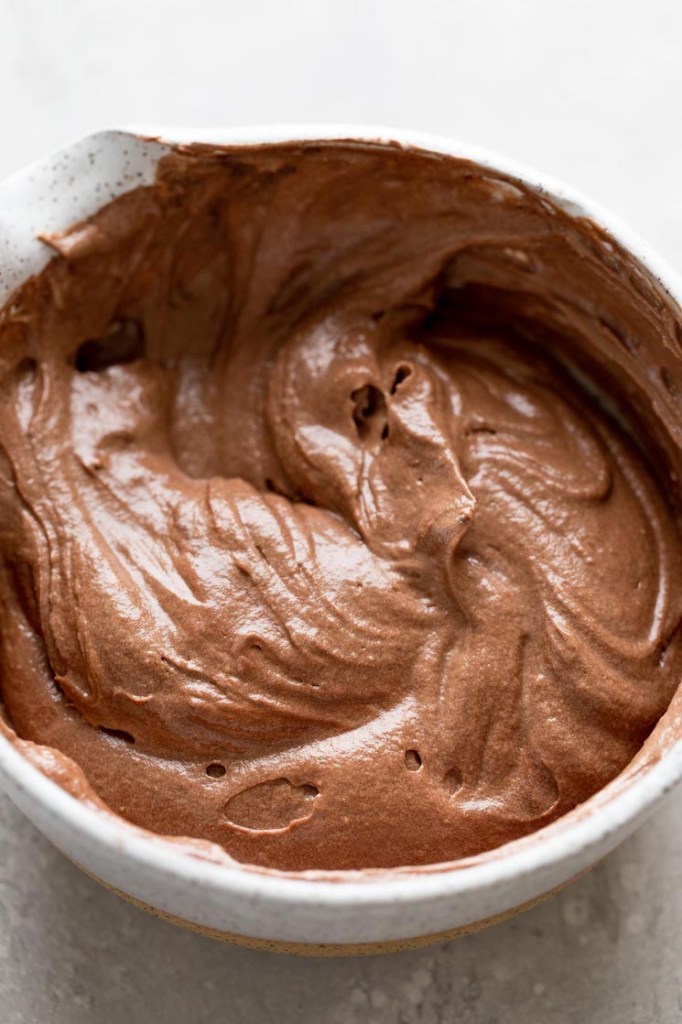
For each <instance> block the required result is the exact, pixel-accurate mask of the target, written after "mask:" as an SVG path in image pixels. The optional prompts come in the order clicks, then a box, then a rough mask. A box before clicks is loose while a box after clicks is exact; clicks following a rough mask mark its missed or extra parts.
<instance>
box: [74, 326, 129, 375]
mask: <svg viewBox="0 0 682 1024" xmlns="http://www.w3.org/2000/svg"><path fill="white" fill-rule="evenodd" d="M143 355H144V334H143V331H142V325H141V324H140V323H138V321H137V320H114V321H113V322H112V323H111V324H110V325H109V328H108V330H107V333H106V334H105V335H104V337H102V338H88V340H87V341H84V342H83V344H82V345H80V346H79V348H78V349H77V351H76V355H75V358H74V365H75V367H76V369H77V370H78V372H79V373H100V372H101V371H102V370H107V369H108V368H109V367H110V366H118V365H120V364H122V363H133V362H135V360H136V359H141V358H142V356H143Z"/></svg>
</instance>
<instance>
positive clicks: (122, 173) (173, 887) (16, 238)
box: [0, 125, 682, 953]
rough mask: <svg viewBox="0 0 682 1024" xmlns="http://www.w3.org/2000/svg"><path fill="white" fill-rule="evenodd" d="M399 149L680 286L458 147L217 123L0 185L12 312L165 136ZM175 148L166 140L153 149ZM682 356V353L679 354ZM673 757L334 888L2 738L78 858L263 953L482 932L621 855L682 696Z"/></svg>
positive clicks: (24, 791)
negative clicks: (49, 241) (68, 233)
mask: <svg viewBox="0 0 682 1024" xmlns="http://www.w3.org/2000/svg"><path fill="white" fill-rule="evenodd" d="M324 138H335V139H367V140H374V141H376V140H393V141H396V142H398V143H400V144H405V145H413V146H419V147H421V148H424V149H428V150H432V151H435V152H438V153H445V154H450V155H452V156H458V157H463V158H467V159H471V160H475V161H478V162H479V163H481V164H483V165H486V166H489V167H492V168H494V169H497V170H499V171H502V172H503V173H506V174H509V175H512V176H514V177H516V178H520V179H522V180H523V181H524V182H526V183H527V184H529V185H531V186H533V187H535V188H537V189H539V190H541V191H543V192H545V193H549V194H550V195H551V197H552V198H553V199H554V200H555V201H556V202H558V203H559V204H561V205H562V206H563V207H564V208H565V209H567V210H568V211H569V212H570V213H572V214H575V215H576V216H587V217H589V218H591V219H592V220H594V221H596V222H598V223H599V224H600V225H601V226H602V227H603V228H605V229H606V230H607V231H608V232H609V233H610V234H611V235H612V236H614V237H615V238H616V239H617V240H618V241H619V242H620V243H621V244H622V245H623V246H624V247H625V248H626V249H628V250H629V251H630V252H631V253H632V254H633V255H634V256H636V257H637V258H638V259H639V260H640V262H641V263H642V264H643V265H644V266H645V267H646V268H647V269H648V270H649V272H650V273H651V274H653V276H654V277H656V278H657V279H658V280H659V281H660V282H661V283H662V284H663V286H664V287H665V288H666V289H667V290H668V292H669V293H670V295H671V297H672V299H673V300H676V301H677V302H678V303H679V302H680V301H682V281H680V279H679V278H678V277H677V276H676V274H675V273H674V272H673V271H672V270H671V269H670V268H668V267H667V266H666V265H665V264H664V262H663V261H662V260H661V259H659V257H658V256H656V255H655V254H654V253H653V252H652V251H651V250H650V249H649V247H648V246H647V245H645V244H644V243H643V242H642V241H640V240H639V239H638V238H636V237H635V236H634V235H633V234H632V233H631V232H630V231H629V230H628V229H627V228H626V227H624V226H623V225H622V224H620V223H619V222H618V221H617V220H616V218H614V217H612V216H611V215H610V214H607V213H606V212H605V211H604V210H602V209H601V208H599V207H598V206H597V205H595V204H594V203H592V202H591V201H588V200H587V199H585V198H583V197H582V196H580V195H578V194H577V193H575V192H574V191H573V190H572V189H570V188H567V187H566V186H564V185H562V184H559V183H557V182H555V181H552V180H550V179H548V178H545V177H544V175H540V174H538V173H537V172H536V171H534V170H531V169H529V168H527V167H522V166H520V165H518V164H516V163H514V162H512V161H509V160H506V159H504V158H501V157H497V156H495V155H493V154H491V153H488V152H484V151H482V150H479V149H477V148H475V147H471V146H467V145H464V144H462V143H459V142H456V141H452V140H448V139H442V138H435V137H432V136H428V135H421V134H418V133H412V132H404V131H398V130H392V129H386V128H373V127H366V126H357V125H335V126H322V127H320V126H310V125H307V126H305V125H303V126H291V125H289V126H281V127H276V128H249V129H234V130H232V129H230V130H223V129H211V130H208V131H197V130H189V129H182V128H163V127H159V126H145V127H142V128H136V129H132V130H120V131H119V130H111V131H104V132H100V133H97V134H94V135H91V136H88V137H86V138H85V139H81V140H79V141H78V142H75V143H73V144H72V145H70V146H67V147H66V148H65V149H63V150H61V151H60V152H58V153H56V154H53V155H52V156H50V157H47V158H46V159H44V160H41V161H39V162H37V163H35V164H33V165H32V166H31V167H29V168H27V169H26V170H25V171H22V172H20V173H19V174H16V175H14V176H13V177H12V178H10V179H8V180H7V181H5V182H4V183H2V184H0V303H1V302H2V301H4V300H5V299H6V298H7V296H8V295H9V294H10V293H11V292H12V290H13V289H14V288H15V287H16V286H17V285H18V284H20V283H21V282H22V281H23V280H25V279H26V278H27V277H28V276H29V275H30V274H32V273H34V272H35V271H37V270H39V269H40V268H41V267H42V266H43V265H44V264H45V263H46V262H47V260H48V259H49V257H50V253H49V252H48V250H47V248H46V247H45V246H43V245H42V244H41V243H39V242H38V241H37V239H36V235H37V234H38V233H40V232H49V231H55V230H59V229H62V228H66V227H68V226H69V225H70V224H71V223H73V222H74V221H76V220H78V219H79V218H81V217H83V216H86V215H89V214H91V213H93V212H94V211H95V210H96V209H97V208H98V207H99V206H100V205H101V204H102V203H103V202H105V201H108V199H110V198H112V197H113V196H115V195H117V194H120V193H122V192H125V191H127V190H128V189H131V188H134V187H136V186H137V185H140V184H142V183H147V182H149V181H151V180H152V179H153V177H154V169H155V165H156V162H157V161H158V159H159V157H160V156H161V155H163V154H164V153H165V152H167V148H168V146H167V144H168V143H176V142H197V141H200V142H207V143H214V144H219V143H232V144H237V143H240V144H249V143H261V142H280V141H285V140H289V139H324ZM159 139H161V140H163V141H157V140H159ZM680 358H682V353H681V354H680ZM658 733H659V736H660V737H662V747H663V754H662V756H661V757H660V758H654V759H652V761H651V763H648V764H647V763H645V764H644V765H643V766H641V765H640V766H639V767H638V768H637V770H629V771H628V770H626V772H625V773H623V775H622V776H620V777H619V779H617V780H616V781H615V782H614V783H612V784H611V785H610V786H608V787H607V788H606V789H605V790H602V791H601V792H600V793H598V794H597V795H596V796H595V797H593V798H592V799H591V800H589V801H587V803H585V804H583V805H582V806H581V807H580V808H578V809H576V811H574V812H573V813H572V814H571V815H569V816H567V817H565V818H563V819H560V820H559V821H558V822H555V823H554V824H553V825H550V826H549V827H547V828H545V829H543V830H541V831H540V832H537V833H535V834H534V835H533V836H531V837H528V838H526V839H523V840H519V841H517V842H514V843H510V844H508V845H507V846H506V847H503V848H501V849H500V850H499V851H497V852H496V853H495V855H493V856H489V857H486V858H483V859H482V860H479V861H473V862H465V863H461V864H459V865H444V866H438V867H435V868H432V869H426V870H424V869H421V870H412V871H409V870H401V871H397V872H391V871H386V872H381V871H379V872H374V873H372V874H371V875H367V876H362V875H359V874H357V873H356V874H353V873H348V874H345V875H344V874H340V875H339V876H338V877H336V878H335V879H334V880H330V879H325V878H319V879H314V878H310V877H295V876H291V875H289V876H285V875H277V874H273V873H267V872H262V871H256V870H252V869H248V868H242V867H240V866H238V865H235V866H232V865H230V864H217V863H213V862H211V861H209V860H205V859H201V858H199V857H198V856H195V855H193V854H192V853H191V852H188V851H187V850H186V849H183V848H182V846H180V845H178V844H174V843H172V842H169V841H166V840H163V839H161V838H157V837H153V836H150V835H148V834H146V833H143V832H142V831H141V830H139V829H135V828H134V827H132V826H130V825H128V824H126V823H125V822H124V821H122V820H121V819H118V818H116V817H114V816H113V815H109V814H106V813H103V812H100V811H97V810H96V809H93V808H92V807H90V806H88V805H86V804H83V803H81V802H79V801H78V800H76V799H74V798H73V797H71V796H70V795H68V793H66V792H65V791H64V790H62V789H61V788H60V787H59V786H57V785H56V784H55V783H53V782H51V781H50V780H48V779H47V778H46V777H45V776H44V775H43V774H42V773H41V772H40V771H38V770H37V769H36V768H34V767H33V766H32V765H30V764H29V763H28V762H27V760H26V759H25V758H24V757H23V755H22V754H20V753H19V752H18V750H17V749H15V747H13V746H12V744H11V743H10V742H9V741H8V740H6V739H4V738H2V737H0V784H1V785H2V787H3V788H4V789H5V791H6V792H7V793H8V794H9V796H10V797H11V799H12V800H13V801H14V802H15V803H16V804H17V806H18V807H20V808H21V809H22V811H23V812H24V813H25V814H26V815H27V816H28V818H29V819H30V820H31V821H32V822H33V823H34V824H35V825H36V826H37V827H38V828H39V829H40V830H41V831H42V832H44V833H45V835H46V836H48V837H49V838H50V839H51V840H52V841H53V842H54V843H55V844H56V846H58V847H59V848H60V849H61V850H62V851H63V852H64V853H65V854H66V855H67V856H69V857H70V858H71V859H72V860H74V861H75V862H76V863H78V864H79V865H80V866H81V867H83V868H84V869H85V870H86V871H88V872H89V873H91V874H92V875H94V876H96V877H97V878H98V879H100V880H101V881H103V882H104V883H105V884H107V885H108V886H110V887H112V888H114V889H116V890H117V891H119V892H120V893H121V894H122V895H125V896H127V897H128V898H130V899H133V900H134V901H137V902H140V903H142V904H143V905H145V906H146V907H147V908H148V909H151V910H153V911H155V912H157V913H160V914H161V915H165V916H169V917H172V918H173V919H178V920H179V921H180V922H181V923H183V924H185V925H189V926H190V927H192V926H194V927H199V928H200V929H203V930H206V931H208V932H210V933H213V934H220V935H221V936H222V937H226V938H232V939H236V940H238V941H244V942H246V943H248V944H251V945H261V946H265V947H268V948H280V949H288V950H293V951H298V952H312V953H328V952H336V953H338V952H364V951H371V952H375V951H380V950H386V949H392V948H399V947H400V946H406V945H416V944H419V943H421V942H424V941H429V940H431V939H438V938H443V937H445V936H446V935H452V934H457V933H460V932H462V931H469V930H472V929H473V928H474V927H479V926H481V925H482V924H484V923H490V922H491V920H496V919H499V918H500V917H503V916H507V915H508V914H509V913H510V912H513V911H514V910H515V909H518V908H520V907H521V906H524V905H527V904H529V903H532V902H534V901H536V900H537V899H539V898H541V897H542V896H543V895H545V894H547V893H548V892H551V891H552V890H554V889H556V888H558V887H560V886H561V885H563V884H565V883H566V882H567V881H569V880H570V879H571V878H573V877H575V876H576V875H578V874H580V873H581V872H583V871H584V870H586V869H587V868H588V867H590V866H591V865H593V864H595V863H596V862H597V861H598V860H599V859H600V858H601V857H603V856H604V855H605V854H607V853H608V852H609V851H610V850H612V849H613V848H614V847H615V846H616V845H617V844H618V843H619V842H621V840H622V839H624V838H625V837H626V836H627V835H628V834H629V833H631V832H632V831H633V830H634V829H635V828H636V827H637V826H638V825H639V824H640V823H641V822H642V821H643V820H644V818H645V817H646V816H647V815H648V814H649V813H650V812H651V811H652V810H653V809H654V807H656V806H657V805H658V804H659V803H660V801H661V800H662V799H663V798H664V796H665V795H666V793H668V792H669V791H670V790H671V789H672V788H673V786H675V785H676V784H677V783H678V782H680V780H682V739H680V737H682V695H680V694H678V697H677V698H676V700H675V701H674V702H673V705H672V706H671V708H670V709H669V711H668V712H667V713H666V715H665V716H664V718H663V720H662V721H661V723H660V724H659V727H658Z"/></svg>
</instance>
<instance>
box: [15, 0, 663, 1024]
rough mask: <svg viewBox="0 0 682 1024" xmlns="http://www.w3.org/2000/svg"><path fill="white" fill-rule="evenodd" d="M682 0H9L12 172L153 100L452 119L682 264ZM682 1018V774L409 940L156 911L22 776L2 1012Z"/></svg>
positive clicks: (324, 115) (22, 1018) (468, 1023)
mask: <svg viewBox="0 0 682 1024" xmlns="http://www.w3.org/2000/svg"><path fill="white" fill-rule="evenodd" d="M681 54H682V3H680V0H646V2H645V0H599V2H595V0H551V2H547V0H419V2H415V0H287V2H284V0H251V2H249V3H244V2H239V3H237V2H236V0H201V2H200V3H193V4H190V3H188V2H187V0H163V2H160V0H96V2H92V0H58V2H57V0H53V2H51V3H46V2H45V0H0V139H1V140H2V145H0V175H2V176H4V175H5V174H8V173H10V172H11V171H13V170H15V169H16V168H19V167H21V166H23V165H24V164H25V163H27V162H28V161H29V160H31V159H34V158H35V157H38V156H42V155H43V154H45V153H46V152H47V151H48V150H49V149H51V148H53V147H54V146H57V145H59V144H62V143H63V142H65V141H67V140H68V139H70V138H73V137H75V136H78V135H81V134H84V133H85V132H86V131H91V130H93V129H95V128H99V127H102V126H104V125H110V124H120V123H131V122H136V123H140V122H157V123H176V124H179V123H188V124H194V125H201V124H204V125H206V124H214V125H217V124H226V125H235V124H263V123H268V122H273V121H286V122H289V123H291V122H297V121H298V122H300V121H315V120H318V121H319V120H327V121H339V122H344V121H345V122H348V121H356V122H366V123H375V124H377V123H378V124H381V123H384V124H389V125H396V126H399V127H411V128H417V129H422V130H425V131H433V132H440V133H443V134H446V135H452V136H456V137H459V138H462V139H467V140H469V141H471V142H476V143H479V144H482V145H486V146H490V147H492V148H494V149H498V150H500V151H501V152H504V153H507V154H508V155H510V156H513V157H516V158H518V159H521V160H525V161H528V162H530V163H533V164H536V165H537V166H538V167H540V168H542V169H543V170H544V171H545V172H548V173H552V174H555V175H557V176H559V177H562V178H565V179H566V180H567V181H570V182H571V183H573V184H574V185H576V186H578V187H580V188H582V189H584V190H585V191H586V192H588V193H589V194H590V195H592V196H593V197H594V198H595V199H598V200H600V201H601V202H603V203H604V204H606V205H607V206H609V207H611V208H612V209H613V210H614V211H615V212H616V213H618V214H620V215H621V216H622V217H624V218H625V219H626V220H627V221H629V222H630V223H631V224H632V225H633V227H635V228H636V229H637V230H639V231H640V232H641V233H642V234H643V235H644V236H645V237H646V238H648V239H649V240H650V241H651V242H652V243H653V244H654V245H656V246H657V247H658V248H659V249H660V250H661V252H662V253H663V254H664V255H665V256H667V258H668V259H669V260H670V261H671V262H672V263H673V264H675V265H676V266H677V267H678V269H682V131H680V118H681V116H682V115H681V112H680V110H681V105H682V104H681V102H680V101H681V99H682V58H681V56H680V55H681ZM91 1021H94V1022H96V1024H195V1022H196V1024H199V1022H206V1024H223V1022H226V1024H270V1022H275V1024H294V1022H295V1024H366V1022H368V1024H681V1022H682V795H678V796H677V797H676V798H675V800H674V802H672V803H670V804H669V805H668V806H667V807H666V808H665V809H663V810H662V811H660V812H659V813H658V814H657V815H656V816H655V818H653V819H652V821H651V822H650V824H648V825H646V826H645V827H644V828H643V829H642V830H641V831H640V832H639V833H638V834H637V835H636V836H635V837H633V838H632V839H631V840H630V841H629V842H628V843H626V844H625V845H624V846H623V847H622V848H621V849H620V850H619V851H618V852H616V853H615V854H614V855H612V856H611V857H610V858H608V859H607V860H606V861H605V862H604V863H603V864H602V865H601V866H600V867H598V868H597V869H596V870H595V871H594V872H592V873H591V874H590V875H589V876H587V877H585V878H584V879H582V880H581V881H580V882H578V883H576V884H575V885H574V886H573V887H572V888H571V889H569V890H568V891H566V892H565V893H563V894H562V895H560V896H558V897H556V898H554V899H552V900H550V901H549V902H548V903H546V904H544V905H543V906H541V907H538V908H536V909H535V910H532V911H530V912H529V913H527V914H525V915H523V916H522V917H519V918H517V919H515V920H513V921H510V922H508V923H507V924H505V925H501V926H500V927H498V928H496V929H494V930H492V931H490V932H486V933H483V934H480V935H477V936H471V937H469V938H467V939H461V940H459V941H457V942H454V943H451V944H449V945H446V946H440V947H436V948H433V949H427V950H423V951H421V952H417V953H405V954H400V955H396V956H392V957H388V958H379V957H377V958H371V959H366V960H348V961H336V962H333V961H312V960H311V961H305V960H292V959H289V958H284V957H276V956H272V955H268V954H262V953H254V952H250V951H247V950H240V949H234V948H230V947H226V946H221V945H219V944H217V943H213V942H211V941H210V940H208V939H202V938H198V937H196V936H193V935H190V934H186V933H183V932H182V931H180V930H178V929H175V928H173V927H172V926H170V925H166V924H164V923H162V922H160V921H157V920H155V919H153V918H151V917H148V916H146V915H145V914H144V913H143V912H142V911H140V910H135V909H134V908H132V907H130V906H128V905H127V904H124V903H123V902H121V901H120V900H119V899H118V898H117V897H115V896H113V895H111V894H109V893H107V892H105V891H103V890H101V889H100V888H99V887H98V886H97V885H96V884H95V883H94V882H92V881H90V879H88V878H86V877H85V876H83V875H81V874H80V873H79V872H78V870H77V869H76V868H74V867H72V866H71V865H70V864H69V863H68V862H66V861H65V860H64V859H63V858H62V857H61V856H60V855H59V854H58V853H57V852H56V851H55V850H53V849H52V848H51V847H50V846H49V844H48V843H47V842H46V841H45V840H43V839H42V837H41V836H39V835H38V833H36V832H35V831H34V830H33V828H32V827H31V826H30V825H29V824H28V823H27V822H26V821H25V820H23V819H22V818H21V816H20V815H19V814H18V813H17V812H16V811H15V810H13V808H12V807H11V806H10V805H9V804H7V803H6V802H5V801H3V800H2V799H1V798H0V1024H85V1022H88V1024H89V1022H91Z"/></svg>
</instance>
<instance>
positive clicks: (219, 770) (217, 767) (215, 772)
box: [206, 761, 227, 779]
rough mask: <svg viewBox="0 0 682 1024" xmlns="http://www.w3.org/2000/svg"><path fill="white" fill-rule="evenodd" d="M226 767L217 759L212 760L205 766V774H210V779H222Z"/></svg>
mask: <svg viewBox="0 0 682 1024" xmlns="http://www.w3.org/2000/svg"><path fill="white" fill-rule="evenodd" d="M226 771H227V769H226V768H225V765H224V764H220V763H219V762H218V761H213V762H212V763H211V764H209V765H208V767H207V768H206V774H207V775H210V777H211V778H212V779H222V777H223V775H224V774H225V772H226Z"/></svg>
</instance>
